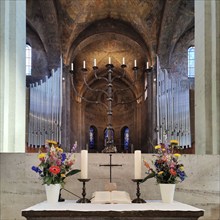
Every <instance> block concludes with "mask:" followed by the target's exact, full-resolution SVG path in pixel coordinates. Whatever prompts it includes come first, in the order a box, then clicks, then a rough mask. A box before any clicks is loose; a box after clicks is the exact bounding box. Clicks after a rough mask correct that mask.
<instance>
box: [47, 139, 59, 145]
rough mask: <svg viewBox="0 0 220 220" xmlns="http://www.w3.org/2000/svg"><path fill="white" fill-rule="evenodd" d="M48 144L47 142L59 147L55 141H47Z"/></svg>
mask: <svg viewBox="0 0 220 220" xmlns="http://www.w3.org/2000/svg"><path fill="white" fill-rule="evenodd" d="M46 142H47V143H48V144H54V145H57V142H56V141H53V140H46Z"/></svg>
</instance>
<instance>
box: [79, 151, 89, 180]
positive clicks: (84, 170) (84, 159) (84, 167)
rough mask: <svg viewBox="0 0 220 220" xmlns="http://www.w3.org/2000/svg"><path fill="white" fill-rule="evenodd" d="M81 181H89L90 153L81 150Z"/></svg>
mask: <svg viewBox="0 0 220 220" xmlns="http://www.w3.org/2000/svg"><path fill="white" fill-rule="evenodd" d="M81 179H88V151H87V150H81Z"/></svg>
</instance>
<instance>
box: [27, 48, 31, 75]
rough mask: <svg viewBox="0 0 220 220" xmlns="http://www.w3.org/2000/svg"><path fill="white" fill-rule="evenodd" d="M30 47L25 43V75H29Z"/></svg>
mask: <svg viewBox="0 0 220 220" xmlns="http://www.w3.org/2000/svg"><path fill="white" fill-rule="evenodd" d="M31 58H32V48H31V46H30V45H28V44H26V76H31Z"/></svg>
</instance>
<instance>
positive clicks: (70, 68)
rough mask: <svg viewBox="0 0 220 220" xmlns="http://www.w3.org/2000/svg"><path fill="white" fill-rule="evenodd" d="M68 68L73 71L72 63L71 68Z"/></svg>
mask: <svg viewBox="0 0 220 220" xmlns="http://www.w3.org/2000/svg"><path fill="white" fill-rule="evenodd" d="M70 70H71V71H73V63H71V68H70Z"/></svg>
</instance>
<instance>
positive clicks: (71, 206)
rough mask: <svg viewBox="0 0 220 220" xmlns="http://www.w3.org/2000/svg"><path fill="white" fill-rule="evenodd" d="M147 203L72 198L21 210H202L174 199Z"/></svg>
mask: <svg viewBox="0 0 220 220" xmlns="http://www.w3.org/2000/svg"><path fill="white" fill-rule="evenodd" d="M146 202H147V203H141V204H140V203H139V204H137V203H132V204H91V203H76V201H74V200H66V201H65V202H58V203H55V204H49V203H47V202H46V201H44V202H41V203H39V204H36V205H34V206H31V207H29V208H27V209H24V210H22V211H52V210H56V211H82V212H83V211H85V212H88V211H89V212H94V211H116V212H117V211H118V212H120V211H147V210H152V211H155V210H158V211H192V212H193V211H204V210H202V209H199V208H196V207H193V206H190V205H187V204H183V203H180V202H176V201H174V202H173V203H171V204H169V203H162V202H161V201H158V200H150V201H148V200H146Z"/></svg>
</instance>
